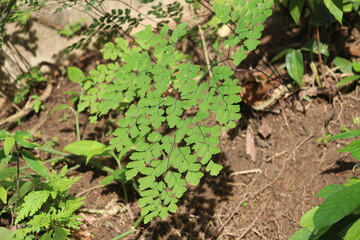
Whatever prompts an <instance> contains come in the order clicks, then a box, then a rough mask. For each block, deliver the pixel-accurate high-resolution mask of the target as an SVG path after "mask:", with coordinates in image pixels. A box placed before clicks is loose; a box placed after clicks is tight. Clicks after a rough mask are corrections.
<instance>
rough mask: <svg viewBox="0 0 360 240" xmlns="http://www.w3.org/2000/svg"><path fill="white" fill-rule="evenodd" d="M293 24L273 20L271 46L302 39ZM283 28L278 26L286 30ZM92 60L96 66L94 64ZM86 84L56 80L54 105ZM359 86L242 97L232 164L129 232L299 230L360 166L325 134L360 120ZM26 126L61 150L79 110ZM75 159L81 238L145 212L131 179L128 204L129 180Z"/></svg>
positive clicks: (229, 140) (227, 150)
mask: <svg viewBox="0 0 360 240" xmlns="http://www.w3.org/2000/svg"><path fill="white" fill-rule="evenodd" d="M273 19H275V18H273ZM270 24H271V23H270ZM272 24H273V25H274V26H276V25H277V26H285V24H283V25H281V24H279V23H276V22H274V23H272ZM285 28H286V26H285V27H283V28H282V27H278V28H273V31H274V32H275V33H276V34H278V36H279V38H278V39H276V38H275V39H272V41H271V44H275V45H276V46H272V45H271V44H270V43H268V44H267V43H263V44H264V46H265V48H269V49H273V48H277V47H279V46H287V44H286V43H284V41H288V42H292V41H293V39H288V38H287V39H282V37H281V36H283V37H284V36H285V35H284V34H281V33H280V32H283V33H285V32H286V31H287V30H286V29H285ZM294 31H296V29H295V30H294ZM274 32H273V33H268V34H269V35H271V34H273V35H276V34H274ZM290 35H291V36H299V35H301V34H298V33H290ZM277 41H278V42H277ZM94 61H95V60H94ZM249 61H251V60H249ZM256 61H258V59H257V60H256ZM84 65H85V66H87V67H89V66H90V67H91V66H93V63H86V64H84ZM80 67H82V66H80ZM84 70H85V69H84ZM79 90H80V89H79V86H77V85H76V84H74V83H71V82H70V81H69V80H68V79H66V78H59V79H56V82H55V83H54V89H53V93H52V95H51V96H50V98H49V99H48V101H47V102H46V103H45V105H46V109H47V110H52V109H53V108H54V107H56V106H57V105H59V104H63V103H70V98H71V96H69V95H66V94H65V95H64V93H65V92H68V91H75V92H79ZM359 90H360V89H359V86H354V88H353V90H352V91H351V92H349V93H347V94H345V95H337V96H336V97H335V98H333V99H328V97H326V96H325V97H324V96H316V97H314V98H312V99H310V100H309V101H305V100H303V101H302V102H299V101H298V100H296V99H291V98H287V99H284V100H280V102H278V103H277V104H276V105H275V106H274V107H273V108H272V110H271V111H269V112H256V111H253V110H251V108H249V107H248V106H246V105H242V113H243V117H242V119H241V120H239V122H238V126H237V128H236V129H233V130H231V131H229V132H227V133H223V135H222V136H221V144H220V147H221V149H222V152H221V153H220V154H218V155H217V156H216V157H215V160H216V161H217V162H218V163H221V164H222V165H223V166H224V169H223V170H222V171H221V173H220V174H219V176H217V177H212V176H210V175H209V174H207V175H205V177H204V178H203V179H202V181H201V183H200V184H199V185H198V186H197V187H193V188H191V189H190V190H189V191H188V192H187V194H186V195H185V196H184V197H183V199H181V202H180V204H179V210H178V212H177V213H176V214H173V215H171V216H170V217H168V218H167V219H166V220H164V221H161V220H159V219H157V220H156V221H153V222H152V223H150V224H147V225H140V227H138V229H137V230H136V232H134V233H133V234H132V235H129V236H128V237H127V238H125V239H249V240H260V239H266V240H270V239H273V240H281V239H288V237H289V236H291V235H292V233H294V232H295V231H296V230H297V229H299V227H300V226H299V220H300V217H301V216H302V215H303V214H304V213H305V212H306V211H307V210H309V209H310V208H312V207H314V206H315V205H317V204H319V203H320V202H321V200H320V199H319V198H317V197H316V196H315V194H316V193H317V192H318V191H319V190H320V189H321V188H322V187H324V186H326V185H328V184H336V183H345V182H346V181H347V179H349V178H350V177H353V176H358V175H359V171H358V170H357V171H352V169H353V167H354V165H355V163H356V162H355V159H353V158H352V157H351V156H349V155H348V154H340V153H338V152H337V150H338V149H340V148H341V147H342V146H344V145H345V144H346V143H347V142H346V141H335V142H331V143H327V144H324V143H323V142H321V141H320V142H319V141H318V139H319V138H321V137H323V136H324V135H325V134H328V133H331V134H335V133H338V132H339V131H340V129H341V128H342V127H347V128H349V129H355V128H356V127H357V128H359V126H355V124H354V123H353V118H354V117H359V115H360V103H359V101H360V94H359ZM80 123H81V126H80V127H81V132H82V137H83V139H94V140H99V141H101V142H106V141H107V140H108V135H107V133H108V132H109V131H111V128H112V126H111V124H109V121H107V120H106V119H102V120H101V121H100V122H99V123H98V124H97V125H90V124H88V123H87V116H86V115H84V114H81V115H80ZM249 128H251V129H252V132H253V137H254V141H255V146H256V160H253V159H252V158H251V157H250V156H249V155H247V154H246V135H247V134H246V132H247V129H249ZM17 129H21V130H26V131H29V130H30V131H31V132H33V133H35V136H37V140H39V141H42V142H43V143H44V142H46V141H49V140H56V139H58V143H57V145H55V148H56V149H58V150H61V149H63V147H64V146H66V145H67V144H69V143H71V142H74V141H75V140H76V135H75V120H74V116H73V114H72V112H71V111H69V110H62V111H50V112H47V111H42V112H41V113H40V114H39V115H35V114H33V115H31V116H29V117H28V118H27V119H25V120H24V121H23V122H22V123H21V125H20V126H19V127H17ZM54 137H55V138H56V139H54ZM41 154H43V153H41ZM41 156H42V157H43V158H45V159H48V158H49V157H51V156H50V155H44V154H43V155H41ZM64 164H65V163H58V164H56V165H55V166H54V167H55V168H56V169H58V168H59V167H61V166H62V165H64ZM103 164H105V165H107V164H108V165H111V164H113V163H111V162H103ZM69 168H72V170H71V171H70V172H69V176H81V179H80V180H79V181H78V182H76V183H75V185H74V186H73V188H72V190H71V193H72V194H77V195H81V196H85V197H86V199H85V202H84V205H83V207H82V208H81V209H80V215H81V216H82V221H83V223H84V224H83V225H82V226H81V229H80V230H79V231H77V232H75V233H74V236H75V237H74V238H75V239H86V240H87V239H93V240H107V239H111V238H113V237H115V236H117V235H119V234H121V233H123V232H125V231H127V230H128V229H129V228H131V226H132V224H133V223H134V221H135V220H136V219H137V217H138V216H139V208H138V206H137V201H136V199H137V198H138V196H137V195H136V194H135V191H133V190H132V187H131V186H127V189H128V192H129V197H130V199H129V202H128V203H126V202H125V200H124V194H123V190H122V188H121V185H120V184H111V185H108V186H105V187H98V186H99V182H100V181H101V180H102V179H103V178H104V177H105V176H106V173H105V172H101V171H98V170H96V169H94V168H91V167H89V166H80V165H76V164H69ZM247 170H249V171H248V172H244V171H247Z"/></svg>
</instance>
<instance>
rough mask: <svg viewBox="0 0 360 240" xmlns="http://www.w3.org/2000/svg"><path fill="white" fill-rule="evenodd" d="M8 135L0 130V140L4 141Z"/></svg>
mask: <svg viewBox="0 0 360 240" xmlns="http://www.w3.org/2000/svg"><path fill="white" fill-rule="evenodd" d="M8 135H9V132H8V131H5V130H0V140H3V139H5V138H6V137H7V136H8Z"/></svg>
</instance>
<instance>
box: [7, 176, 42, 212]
mask: <svg viewBox="0 0 360 240" xmlns="http://www.w3.org/2000/svg"><path fill="white" fill-rule="evenodd" d="M39 183H40V178H39V177H36V178H34V179H32V180H30V181H27V182H25V183H24V184H23V185H22V186H21V187H20V190H19V198H22V197H23V196H25V195H26V194H27V193H28V192H29V191H30V190H31V189H33V188H34V187H35V186H36V185H37V184H39ZM16 199H17V196H16V194H14V195H12V196H11V198H10V199H9V201H8V206H11V205H12V204H14V203H15V201H16Z"/></svg>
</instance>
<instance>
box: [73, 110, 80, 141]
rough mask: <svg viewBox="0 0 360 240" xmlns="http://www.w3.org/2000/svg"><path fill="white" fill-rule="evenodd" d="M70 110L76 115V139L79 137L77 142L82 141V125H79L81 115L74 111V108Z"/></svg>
mask: <svg viewBox="0 0 360 240" xmlns="http://www.w3.org/2000/svg"><path fill="white" fill-rule="evenodd" d="M70 110H71V111H72V112H73V113H74V115H75V128H76V137H77V140H78V141H80V140H81V137H80V125H79V113H78V112H77V111H75V109H73V108H72V107H70Z"/></svg>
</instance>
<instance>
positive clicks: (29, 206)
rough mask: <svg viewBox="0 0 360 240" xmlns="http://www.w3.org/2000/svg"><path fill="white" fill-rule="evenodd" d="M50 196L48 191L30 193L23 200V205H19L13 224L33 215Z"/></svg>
mask: <svg viewBox="0 0 360 240" xmlns="http://www.w3.org/2000/svg"><path fill="white" fill-rule="evenodd" d="M49 196H50V192H49V191H32V192H30V193H29V194H28V195H26V196H25V198H24V203H23V204H22V205H21V207H20V209H19V212H18V215H17V217H16V220H15V223H16V224H17V223H19V222H20V221H22V220H23V219H24V218H26V217H31V216H33V215H35V214H36V213H37V212H38V211H39V210H40V208H41V207H42V206H43V204H44V203H45V202H46V201H47V200H48V198H49Z"/></svg>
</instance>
